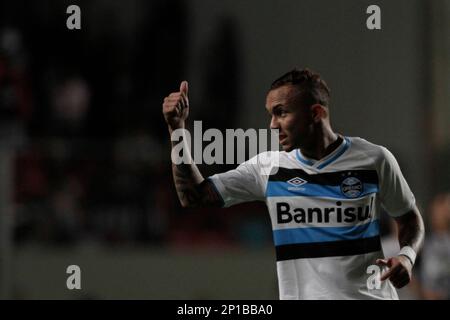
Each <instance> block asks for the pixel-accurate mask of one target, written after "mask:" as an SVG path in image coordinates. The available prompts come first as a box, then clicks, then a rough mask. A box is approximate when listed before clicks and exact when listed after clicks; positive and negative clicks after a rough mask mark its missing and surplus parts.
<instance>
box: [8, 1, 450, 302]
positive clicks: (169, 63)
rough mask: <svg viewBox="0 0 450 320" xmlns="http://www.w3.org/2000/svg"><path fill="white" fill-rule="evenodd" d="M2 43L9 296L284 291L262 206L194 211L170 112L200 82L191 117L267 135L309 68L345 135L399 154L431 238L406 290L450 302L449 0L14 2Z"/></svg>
mask: <svg viewBox="0 0 450 320" xmlns="http://www.w3.org/2000/svg"><path fill="white" fill-rule="evenodd" d="M70 4H77V5H79V6H80V8H81V23H82V29H81V30H78V31H75V30H74V31H69V30H68V29H67V28H66V19H67V17H68V14H66V8H67V7H68V6H69V5H70ZM371 4H377V5H379V6H380V7H381V17H382V29H381V30H378V31H369V30H367V28H366V19H367V17H368V15H367V14H366V8H367V7H368V6H369V5H371ZM0 50H1V51H0V119H1V120H0V294H1V295H0V297H1V298H3V299H107V298H110V299H272V298H275V299H276V298H277V294H278V292H277V290H278V289H277V282H276V270H275V258H274V251H273V248H272V238H271V237H272V236H271V230H270V226H269V223H270V221H269V217H268V214H267V212H266V209H265V207H264V205H261V204H258V203H249V204H245V205H240V206H236V207H233V208H229V209H226V210H210V209H202V210H184V209H181V208H180V206H179V204H178V201H177V198H176V194H175V191H174V187H173V185H172V177H171V171H170V151H169V143H168V140H169V137H168V133H167V130H166V127H165V123H164V119H163V116H162V114H161V104H162V100H163V98H164V96H166V95H167V94H168V93H169V92H171V91H174V90H177V88H178V86H179V82H180V81H181V80H184V79H187V80H189V84H190V101H191V114H190V117H189V121H190V123H192V122H193V121H194V120H202V121H203V128H204V130H206V129H207V128H219V129H225V128H267V127H268V125H269V121H268V118H267V115H266V112H265V110H264V99H265V94H266V92H267V89H268V86H269V84H270V83H271V81H272V80H273V79H275V78H276V77H278V76H280V75H281V74H282V73H284V72H286V71H288V70H290V69H292V68H293V67H295V66H299V67H304V66H307V67H310V68H312V69H313V70H316V71H318V72H320V73H321V74H322V76H323V77H324V78H325V80H326V81H327V83H328V84H329V86H330V87H331V90H332V107H331V112H332V121H333V125H334V127H335V129H337V131H338V132H340V133H343V134H346V135H353V136H361V137H364V138H366V139H368V140H371V141H373V142H375V143H378V144H382V145H384V146H386V147H388V148H389V149H390V150H391V151H392V152H393V153H394V154H395V155H396V157H397V159H398V160H399V162H400V165H401V167H402V170H403V172H404V174H405V176H406V178H407V180H408V181H409V183H410V185H411V187H412V189H413V191H414V193H415V195H416V197H417V201H418V203H419V206H420V208H421V209H422V212H423V215H424V218H425V220H426V224H427V237H426V246H425V249H424V253H423V255H422V256H421V258H420V259H419V261H418V263H417V266H416V268H415V271H414V282H413V283H412V284H411V285H410V286H409V287H408V288H407V289H403V290H401V292H400V296H401V297H402V298H406V299H448V298H449V297H450V234H449V232H450V231H449V221H450V196H449V192H450V2H449V1H446V0H433V1H427V0H396V1H387V0H378V1H376V3H375V2H373V1H366V0H349V1H332V0H326V1H325V0H316V1H312V0H311V1H305V0H301V1H300V0H297V1H293V0H280V1H276V2H274V1H270V0H258V1H256V0H252V1H235V0H233V1H232V0H224V1H206V0H190V1H187V0H186V1H183V0H170V1H168V0H152V1H145V0H131V1H106V0H94V1H50V0H45V1H32V2H31V1H24V0H15V1H5V0H1V1H0ZM232 167H233V166H219V165H218V166H201V167H200V169H201V170H202V172H203V173H204V174H205V175H209V174H212V173H213V172H218V171H224V170H228V169H230V168H232ZM383 226H384V227H383V235H384V242H383V246H384V248H385V251H386V253H390V252H391V253H395V252H396V250H397V248H396V247H395V245H396V243H395V242H396V241H395V230H393V231H392V230H391V229H392V228H391V226H392V225H391V224H390V223H389V221H387V220H386V221H385V223H384V224H383ZM71 264H76V265H79V266H80V268H81V270H82V289H81V290H72V291H71V290H68V289H67V288H66V278H67V277H68V275H67V274H66V268H67V266H68V265H71Z"/></svg>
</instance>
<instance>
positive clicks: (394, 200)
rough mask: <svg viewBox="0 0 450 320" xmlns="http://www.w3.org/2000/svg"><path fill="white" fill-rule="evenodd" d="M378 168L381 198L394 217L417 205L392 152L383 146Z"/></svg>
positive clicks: (383, 204)
mask: <svg viewBox="0 0 450 320" xmlns="http://www.w3.org/2000/svg"><path fill="white" fill-rule="evenodd" d="M381 149H382V152H381V155H382V156H381V158H380V160H379V161H380V163H379V168H378V173H379V175H378V177H379V180H380V181H379V183H380V190H379V192H380V200H381V204H382V206H383V208H384V209H385V210H386V212H387V213H388V214H389V215H390V216H392V217H399V216H401V215H403V214H405V213H407V212H408V211H410V210H412V209H413V208H414V206H415V202H416V201H415V198H414V195H413V193H412V192H411V189H410V188H409V185H408V183H407V182H406V180H405V178H404V177H403V174H402V172H401V170H400V166H399V165H398V163H397V160H396V159H395V157H394V156H393V155H392V153H391V152H390V151H389V150H388V149H386V148H384V147H382V148H381Z"/></svg>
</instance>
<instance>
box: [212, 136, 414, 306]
mask: <svg viewBox="0 0 450 320" xmlns="http://www.w3.org/2000/svg"><path fill="white" fill-rule="evenodd" d="M268 160H270V161H269V162H268ZM267 173H269V174H267ZM209 179H210V180H211V181H212V182H213V183H214V185H215V187H216V188H217V190H218V192H219V194H220V195H221V196H222V199H223V201H224V206H225V207H228V206H231V205H233V204H237V203H240V202H245V201H254V200H261V201H265V202H266V204H267V207H268V209H269V213H270V218H271V221H272V229H273V240H274V244H275V252H276V259H277V273H278V285H279V293H280V299H398V296H397V293H396V291H395V288H394V287H393V286H392V284H391V283H390V281H384V282H381V285H375V286H373V285H372V286H368V279H369V277H370V276H371V273H372V272H373V271H371V270H372V269H370V268H369V266H371V265H375V260H376V259H378V258H384V255H383V252H382V248H381V244H380V237H379V223H378V219H379V215H380V209H381V206H382V207H383V208H384V209H385V211H386V212H388V213H389V215H391V216H392V217H398V216H400V215H402V214H404V213H406V212H408V211H409V210H411V209H412V208H413V207H414V206H415V199H414V195H413V194H412V192H411V190H410V188H409V186H408V184H407V182H406V180H405V179H404V177H403V175H402V173H401V171H400V168H399V166H398V164H397V161H396V160H395V158H394V156H393V155H392V154H391V153H390V152H389V151H388V150H387V149H386V148H384V147H382V146H378V145H375V144H372V143H370V142H368V141H366V140H364V139H361V138H356V137H344V139H343V142H342V143H341V145H340V146H339V147H338V148H336V149H335V150H334V151H333V152H332V153H331V154H329V155H328V156H326V157H325V158H323V159H321V160H318V161H315V160H312V159H308V158H307V157H305V156H304V155H302V154H301V152H300V150H299V149H297V150H293V151H291V152H265V153H262V154H260V155H258V156H256V157H255V158H252V159H250V160H249V161H247V162H244V163H242V164H241V165H239V166H238V167H237V168H236V169H234V170H231V171H228V172H225V173H222V174H216V175H213V176H211V177H210V178H209ZM368 268H369V270H368Z"/></svg>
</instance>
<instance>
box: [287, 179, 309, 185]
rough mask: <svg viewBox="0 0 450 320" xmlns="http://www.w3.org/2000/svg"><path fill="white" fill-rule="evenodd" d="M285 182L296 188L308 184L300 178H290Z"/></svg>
mask: <svg viewBox="0 0 450 320" xmlns="http://www.w3.org/2000/svg"><path fill="white" fill-rule="evenodd" d="M286 182H287V183H289V184H290V185H292V186H296V187H298V186H301V185H303V184H305V183H308V181H306V180H303V179H302V178H299V177H295V178H292V179H291V180H288V181H286Z"/></svg>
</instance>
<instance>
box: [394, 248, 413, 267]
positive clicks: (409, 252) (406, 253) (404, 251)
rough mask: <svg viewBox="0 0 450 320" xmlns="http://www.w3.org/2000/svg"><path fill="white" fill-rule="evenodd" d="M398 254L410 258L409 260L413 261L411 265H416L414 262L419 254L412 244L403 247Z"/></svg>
mask: <svg viewBox="0 0 450 320" xmlns="http://www.w3.org/2000/svg"><path fill="white" fill-rule="evenodd" d="M398 255H399V256H405V257H406V258H408V260H409V261H410V262H411V265H414V263H415V262H416V257H417V254H416V252H415V251H414V249H413V248H411V247H410V246H404V247H402V248H401V249H400V252H399V253H398Z"/></svg>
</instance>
